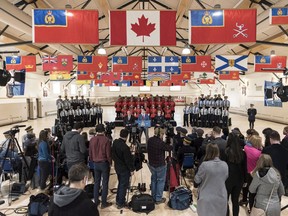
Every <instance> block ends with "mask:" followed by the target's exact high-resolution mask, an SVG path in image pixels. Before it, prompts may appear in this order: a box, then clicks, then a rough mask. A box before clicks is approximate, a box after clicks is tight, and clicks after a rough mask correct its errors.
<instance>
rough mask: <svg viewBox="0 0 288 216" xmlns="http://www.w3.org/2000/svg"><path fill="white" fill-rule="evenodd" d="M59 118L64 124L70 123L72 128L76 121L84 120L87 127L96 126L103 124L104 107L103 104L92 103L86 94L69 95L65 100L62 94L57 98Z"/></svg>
mask: <svg viewBox="0 0 288 216" xmlns="http://www.w3.org/2000/svg"><path fill="white" fill-rule="evenodd" d="M56 106H57V118H58V119H60V122H61V123H62V124H69V125H70V126H71V127H72V128H73V125H74V123H75V122H82V121H83V122H84V124H85V127H95V125H96V124H102V121H103V108H102V107H101V104H95V103H91V102H90V100H89V98H87V99H85V98H84V96H81V98H79V97H78V96H75V98H74V97H73V96H71V99H70V100H69V99H68V97H67V96H65V97H64V100H63V99H62V98H61V95H60V96H59V98H58V99H57V100H56Z"/></svg>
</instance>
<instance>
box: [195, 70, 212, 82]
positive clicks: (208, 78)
mask: <svg viewBox="0 0 288 216" xmlns="http://www.w3.org/2000/svg"><path fill="white" fill-rule="evenodd" d="M191 80H192V81H193V82H194V83H197V84H215V76H214V72H193V73H192V75H191Z"/></svg>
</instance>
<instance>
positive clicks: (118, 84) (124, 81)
mask: <svg viewBox="0 0 288 216" xmlns="http://www.w3.org/2000/svg"><path fill="white" fill-rule="evenodd" d="M113 83H114V84H116V86H122V87H123V86H126V87H128V86H131V81H127V80H123V81H113Z"/></svg>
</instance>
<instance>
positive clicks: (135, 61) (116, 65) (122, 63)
mask: <svg viewBox="0 0 288 216" xmlns="http://www.w3.org/2000/svg"><path fill="white" fill-rule="evenodd" d="M112 71H113V72H142V57H141V56H113V57H112Z"/></svg>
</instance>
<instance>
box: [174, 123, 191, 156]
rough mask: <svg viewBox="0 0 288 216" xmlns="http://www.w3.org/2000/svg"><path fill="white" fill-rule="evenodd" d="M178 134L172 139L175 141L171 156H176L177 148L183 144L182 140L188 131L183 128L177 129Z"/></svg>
mask: <svg viewBox="0 0 288 216" xmlns="http://www.w3.org/2000/svg"><path fill="white" fill-rule="evenodd" d="M179 132H180V136H179V137H178V138H177V139H174V141H175V142H173V156H174V157H175V158H176V157H177V153H178V149H179V148H180V147H182V146H183V140H184V137H185V136H186V134H187V133H188V131H187V130H186V129H185V128H180V129H179Z"/></svg>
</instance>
